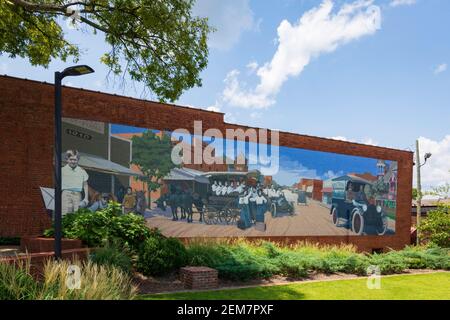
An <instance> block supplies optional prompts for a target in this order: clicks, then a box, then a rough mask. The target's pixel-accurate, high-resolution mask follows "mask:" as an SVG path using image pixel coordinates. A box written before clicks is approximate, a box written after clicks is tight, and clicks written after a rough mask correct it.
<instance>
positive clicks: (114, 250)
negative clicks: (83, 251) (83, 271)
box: [89, 243, 132, 274]
mask: <svg viewBox="0 0 450 320" xmlns="http://www.w3.org/2000/svg"><path fill="white" fill-rule="evenodd" d="M89 259H90V260H91V261H92V262H93V263H96V264H98V265H106V266H113V267H117V268H119V269H120V270H122V271H123V272H124V273H128V274H130V273H131V271H132V261H131V258H130V252H128V250H127V248H125V247H123V246H120V245H118V244H109V243H107V244H106V245H105V246H104V247H101V248H98V249H96V250H95V251H94V252H93V253H92V254H91V255H90V257H89Z"/></svg>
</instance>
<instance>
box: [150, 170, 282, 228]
mask: <svg viewBox="0 0 450 320" xmlns="http://www.w3.org/2000/svg"><path fill="white" fill-rule="evenodd" d="M283 199H284V194H283V192H282V191H281V188H279V187H278V188H276V187H275V186H274V185H266V186H264V185H262V184H261V183H254V184H252V185H247V183H246V181H245V179H241V180H240V181H239V180H236V181H222V180H213V181H212V183H211V184H210V186H209V189H208V192H207V194H203V195H201V194H199V193H198V192H192V190H191V189H190V188H183V187H181V186H180V185H177V184H170V185H169V192H168V193H166V194H164V195H162V196H161V197H160V198H159V199H158V200H156V201H155V203H156V204H157V206H158V207H159V208H160V209H162V210H163V211H165V210H166V206H168V207H170V210H171V213H172V221H178V220H183V219H186V221H187V222H188V223H192V222H193V208H196V211H197V212H198V213H199V222H204V218H205V217H204V214H205V210H207V209H208V208H212V210H214V211H216V212H220V211H221V210H222V209H225V208H227V209H229V210H232V211H234V212H236V215H237V216H238V217H239V219H238V220H237V227H238V228H240V229H248V228H250V227H252V226H253V225H255V226H257V227H258V229H261V230H265V213H266V212H267V211H269V206H270V204H272V203H274V204H275V205H280V203H281V202H282V201H283ZM178 212H180V213H181V215H180V216H179V215H178Z"/></svg>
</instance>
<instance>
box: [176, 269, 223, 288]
mask: <svg viewBox="0 0 450 320" xmlns="http://www.w3.org/2000/svg"><path fill="white" fill-rule="evenodd" d="M218 274H219V273H218V271H217V270H216V269H212V268H208V267H183V268H181V269H180V278H181V282H183V285H184V287H185V288H186V289H196V290H206V289H214V288H217V287H218V286H219V280H218Z"/></svg>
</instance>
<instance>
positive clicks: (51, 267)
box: [37, 260, 137, 300]
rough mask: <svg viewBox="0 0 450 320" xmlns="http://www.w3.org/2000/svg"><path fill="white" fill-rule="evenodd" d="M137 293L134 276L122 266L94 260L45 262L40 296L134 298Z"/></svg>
mask: <svg viewBox="0 0 450 320" xmlns="http://www.w3.org/2000/svg"><path fill="white" fill-rule="evenodd" d="M74 266H75V267H74ZM78 270H79V273H78ZM70 271H74V272H73V273H71V272H70ZM136 293H137V287H135V286H134V285H133V283H132V280H131V278H130V277H129V276H128V275H127V274H126V273H124V272H122V271H121V270H120V269H118V268H115V267H112V266H107V265H98V264H95V263H93V262H91V261H87V262H80V261H73V262H70V261H67V260H61V261H54V260H49V261H47V263H46V264H45V266H44V280H43V282H42V284H41V290H40V293H39V295H38V297H37V298H38V299H42V300H131V299H134V298H135V296H136Z"/></svg>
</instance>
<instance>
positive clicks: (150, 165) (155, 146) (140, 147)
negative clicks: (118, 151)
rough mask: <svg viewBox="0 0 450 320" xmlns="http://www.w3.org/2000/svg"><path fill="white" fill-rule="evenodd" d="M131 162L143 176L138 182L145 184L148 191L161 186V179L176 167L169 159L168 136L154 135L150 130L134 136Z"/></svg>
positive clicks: (169, 142) (170, 146) (169, 145)
mask: <svg viewBox="0 0 450 320" xmlns="http://www.w3.org/2000/svg"><path fill="white" fill-rule="evenodd" d="M132 142H133V161H131V163H133V164H135V165H137V166H138V167H139V169H140V170H141V172H142V173H143V174H144V176H141V177H139V180H141V181H143V182H145V183H146V184H147V186H148V190H149V191H154V190H157V189H158V188H159V187H160V186H161V181H160V180H161V178H162V177H164V176H165V175H167V174H168V173H169V172H170V170H171V169H172V168H174V167H176V166H175V165H174V164H173V162H172V159H171V153H172V143H171V141H170V136H169V135H167V134H163V135H162V136H158V135H156V134H155V133H154V132H152V131H151V130H147V131H145V132H144V133H143V134H142V136H134V137H133V138H132Z"/></svg>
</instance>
